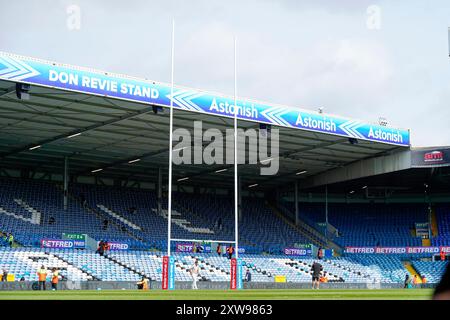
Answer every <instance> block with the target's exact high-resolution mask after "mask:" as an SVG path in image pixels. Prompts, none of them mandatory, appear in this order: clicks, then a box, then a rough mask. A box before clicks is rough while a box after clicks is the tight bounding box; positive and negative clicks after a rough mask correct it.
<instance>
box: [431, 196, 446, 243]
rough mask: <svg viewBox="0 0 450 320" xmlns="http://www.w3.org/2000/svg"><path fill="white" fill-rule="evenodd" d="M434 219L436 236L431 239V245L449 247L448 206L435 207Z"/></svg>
mask: <svg viewBox="0 0 450 320" xmlns="http://www.w3.org/2000/svg"><path fill="white" fill-rule="evenodd" d="M436 218H437V225H438V235H437V236H436V237H434V238H433V239H432V244H433V245H435V246H448V245H450V205H448V204H439V205H437V206H436Z"/></svg>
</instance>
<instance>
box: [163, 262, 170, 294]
mask: <svg viewBox="0 0 450 320" xmlns="http://www.w3.org/2000/svg"><path fill="white" fill-rule="evenodd" d="M168 288H169V257H168V256H164V257H163V265H162V289H163V290H167V289H168Z"/></svg>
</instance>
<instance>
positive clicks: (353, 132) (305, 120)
mask: <svg viewBox="0 0 450 320" xmlns="http://www.w3.org/2000/svg"><path fill="white" fill-rule="evenodd" d="M0 80H6V81H11V82H20V83H27V84H31V85H32V86H33V85H36V86H41V87H49V88H56V89H60V90H64V91H69V92H80V93H84V94H90V95H97V96H101V97H110V98H116V99H121V100H126V101H132V102H138V103H143V104H147V105H157V106H161V107H171V105H173V108H174V109H178V110H185V111H190V112H195V113H203V114H208V115H213V116H220V117H227V118H234V117H235V115H236V117H237V118H238V119H239V120H245V121H251V122H256V123H266V124H270V125H275V126H281V127H287V128H294V129H301V130H306V131H312V132H320V133H326V134H331V135H336V136H341V137H347V138H354V139H361V140H368V141H375V142H381V143H387V144H393V145H399V146H409V145H410V133H409V130H406V129H399V128H391V127H387V126H382V125H380V124H374V123H367V122H362V121H359V120H354V119H349V118H346V117H340V116H335V115H332V114H325V113H318V112H315V111H311V110H306V109H301V108H299V106H280V105H276V104H271V103H266V102H260V101H255V100H249V99H238V100H237V101H236V106H235V102H234V98H233V97H231V96H224V95H220V94H216V93H212V92H206V91H200V90H197V89H191V88H185V87H180V86H174V90H173V94H172V92H171V85H170V84H165V83H159V82H156V81H150V80H145V79H137V78H132V77H128V76H123V75H118V74H113V73H107V72H100V71H95V70H92V69H87V68H80V67H75V66H69V65H66V64H59V63H55V62H51V61H44V60H39V59H35V58H29V57H24V56H19V55H14V54H9V53H4V52H0Z"/></svg>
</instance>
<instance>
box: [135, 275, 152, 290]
mask: <svg viewBox="0 0 450 320" xmlns="http://www.w3.org/2000/svg"><path fill="white" fill-rule="evenodd" d="M148 282H149V281H148V279H147V278H146V277H142V280H141V281H138V282H137V286H138V289H141V290H148Z"/></svg>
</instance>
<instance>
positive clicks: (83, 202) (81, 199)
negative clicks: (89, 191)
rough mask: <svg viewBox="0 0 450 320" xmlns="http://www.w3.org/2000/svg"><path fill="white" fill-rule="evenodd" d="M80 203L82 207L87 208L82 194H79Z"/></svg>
mask: <svg viewBox="0 0 450 320" xmlns="http://www.w3.org/2000/svg"><path fill="white" fill-rule="evenodd" d="M80 201H81V204H82V205H83V207H84V208H86V207H87V201H86V197H85V195H84V194H83V193H82V194H80Z"/></svg>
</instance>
